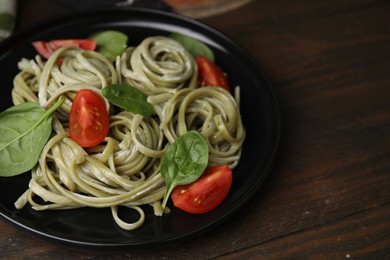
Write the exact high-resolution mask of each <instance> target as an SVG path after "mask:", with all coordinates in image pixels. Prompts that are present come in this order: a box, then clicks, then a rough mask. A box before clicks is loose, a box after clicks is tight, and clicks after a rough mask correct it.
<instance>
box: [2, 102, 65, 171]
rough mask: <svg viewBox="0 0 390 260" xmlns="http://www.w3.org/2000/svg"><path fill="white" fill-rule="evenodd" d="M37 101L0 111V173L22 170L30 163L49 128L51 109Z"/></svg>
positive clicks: (36, 159) (29, 165) (53, 107)
mask: <svg viewBox="0 0 390 260" xmlns="http://www.w3.org/2000/svg"><path fill="white" fill-rule="evenodd" d="M63 102H64V99H63V98H60V99H59V100H58V101H57V102H56V103H55V104H54V105H53V106H52V107H51V108H50V109H49V110H45V109H43V108H42V107H41V106H40V105H39V104H37V103H30V102H29V103H23V104H20V105H17V106H13V107H11V108H9V109H7V110H5V111H3V112H1V113H0V136H1V139H0V176H4V177H9V176H15V175H18V174H22V173H24V172H26V171H28V170H30V169H32V168H33V167H34V165H35V164H36V163H37V162H38V159H39V156H40V154H41V151H42V149H43V147H44V145H45V144H46V143H47V140H48V139H49V137H50V134H51V131H52V125H51V121H52V117H51V115H52V114H53V112H54V111H55V110H56V109H57V108H58V107H59V106H60V105H61V104H62V103H63Z"/></svg>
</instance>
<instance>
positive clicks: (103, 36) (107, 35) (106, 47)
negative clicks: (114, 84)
mask: <svg viewBox="0 0 390 260" xmlns="http://www.w3.org/2000/svg"><path fill="white" fill-rule="evenodd" d="M89 39H92V40H95V41H96V46H97V51H98V52H100V53H101V54H103V55H104V56H106V58H107V59H109V60H110V61H115V59H116V57H117V56H118V55H121V54H122V52H123V51H124V50H126V48H127V35H126V34H124V33H122V32H118V31H110V30H108V31H102V32H97V33H94V34H92V35H91V36H89Z"/></svg>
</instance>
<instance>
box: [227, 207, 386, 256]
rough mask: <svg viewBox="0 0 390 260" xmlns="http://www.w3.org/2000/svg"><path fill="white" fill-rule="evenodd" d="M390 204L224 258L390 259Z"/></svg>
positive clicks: (245, 249)
mask: <svg viewBox="0 0 390 260" xmlns="http://www.w3.org/2000/svg"><path fill="white" fill-rule="evenodd" d="M389 212H390V204H386V205H384V206H382V207H375V208H372V209H368V210H363V211H361V212H358V213H355V214H353V215H350V216H346V217H344V218H342V219H340V220H337V221H332V222H328V223H325V224H323V225H321V226H319V227H316V228H308V229H304V230H302V231H299V232H296V233H292V234H290V235H288V236H283V237H280V238H276V239H274V240H272V241H270V242H266V243H263V244H258V245H256V246H254V247H250V248H244V249H243V250H241V251H238V252H236V253H234V254H229V255H228V256H223V258H224V259H269V258H272V259H285V258H289V259H291V258H294V259H307V258H310V259H313V258H315V259H349V258H351V259H388V258H390V250H389V248H390V218H389Z"/></svg>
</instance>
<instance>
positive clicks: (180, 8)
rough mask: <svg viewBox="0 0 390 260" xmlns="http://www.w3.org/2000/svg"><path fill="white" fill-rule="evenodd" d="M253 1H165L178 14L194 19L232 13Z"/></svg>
mask: <svg viewBox="0 0 390 260" xmlns="http://www.w3.org/2000/svg"><path fill="white" fill-rule="evenodd" d="M251 1H252V0H164V2H165V3H167V4H168V5H170V6H171V7H172V8H173V9H174V10H175V11H176V12H177V13H180V14H182V15H185V16H189V17H192V18H204V17H208V16H213V15H217V14H222V13H224V12H227V11H231V10H233V9H236V8H238V7H241V6H243V5H245V4H248V3H249V2H251Z"/></svg>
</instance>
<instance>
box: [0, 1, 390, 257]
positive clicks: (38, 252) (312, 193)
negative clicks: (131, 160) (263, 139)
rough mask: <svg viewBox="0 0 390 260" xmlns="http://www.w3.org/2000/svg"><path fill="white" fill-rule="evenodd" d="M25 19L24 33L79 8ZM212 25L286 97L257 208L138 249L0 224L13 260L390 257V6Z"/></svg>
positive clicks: (278, 6) (298, 4)
mask: <svg viewBox="0 0 390 260" xmlns="http://www.w3.org/2000/svg"><path fill="white" fill-rule="evenodd" d="M32 2H34V3H35V4H32ZM39 10H40V11H39ZM19 11H20V20H19V24H18V30H22V29H23V28H26V27H28V25H29V24H30V23H31V22H33V21H37V20H39V19H43V18H45V17H48V16H51V15H55V14H56V13H60V12H61V13H62V12H67V11H69V10H67V9H66V8H64V7H62V6H58V5H56V4H55V3H53V2H51V1H48V0H46V1H44V0H37V1H29V0H20V1H19ZM49 11H50V12H49ZM39 13H40V14H41V15H38V14H39ZM200 21H202V22H204V23H206V24H208V25H210V26H212V27H214V28H216V29H218V30H220V31H221V32H223V33H224V34H226V35H227V36H229V37H230V38H232V39H233V40H234V41H236V42H237V43H239V44H240V45H241V46H242V47H243V48H244V49H246V50H247V51H248V52H249V53H250V54H251V55H253V57H254V58H255V59H256V60H257V61H258V62H259V63H260V64H261V66H262V67H263V68H264V70H265V71H266V72H267V74H268V75H269V77H270V79H271V82H272V84H273V85H274V88H275V90H276V92H277V94H278V96H279V101H280V106H281V111H282V116H283V134H282V143H281V147H280V152H279V154H278V157H277V161H276V165H275V167H274V169H273V171H272V173H271V174H270V176H269V178H268V179H267V181H266V182H265V184H264V185H263V186H262V187H261V189H260V190H259V192H257V193H256V195H255V196H254V198H253V199H252V200H250V202H249V203H248V205H247V207H246V208H244V209H243V210H242V211H240V212H239V214H236V215H234V216H233V217H232V218H231V219H229V220H228V221H227V222H225V223H224V224H223V225H221V226H219V227H217V228H216V229H213V230H212V231H210V232H208V233H206V234H204V235H202V236H200V237H197V238H194V239H192V240H189V241H184V242H182V243H176V244H172V245H170V246H166V247H163V248H147V249H145V248H142V249H129V250H126V249H120V250H108V251H97V250H96V249H91V248H79V247H72V246H69V245H63V244H60V243H57V242H54V241H49V240H46V239H43V238H41V237H37V236H35V235H32V234H31V233H29V232H26V231H24V230H21V229H19V228H16V227H15V226H13V225H12V224H10V223H8V222H7V221H5V220H0V230H1V233H0V258H1V259H210V258H224V259H225V258H226V259H390V217H389V215H390V1H381V0H377V1H375V0H329V1H319V0H315V1H309V0H301V1H289V0H273V1H259V0H255V1H252V2H251V3H249V4H247V5H245V6H242V7H240V8H238V9H235V10H233V11H229V12H226V13H223V14H219V15H216V16H211V17H208V18H203V19H201V20H200Z"/></svg>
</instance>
